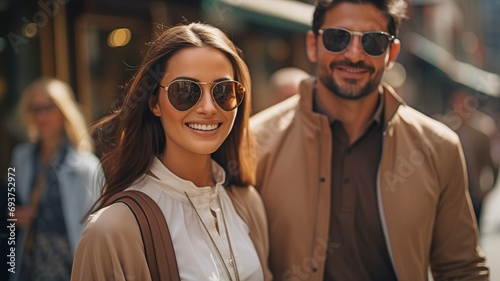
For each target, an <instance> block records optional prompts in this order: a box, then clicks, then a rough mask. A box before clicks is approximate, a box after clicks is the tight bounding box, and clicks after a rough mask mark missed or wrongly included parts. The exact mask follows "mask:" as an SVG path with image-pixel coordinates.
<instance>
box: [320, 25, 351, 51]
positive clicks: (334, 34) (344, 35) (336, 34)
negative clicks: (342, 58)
mask: <svg viewBox="0 0 500 281" xmlns="http://www.w3.org/2000/svg"><path fill="white" fill-rule="evenodd" d="M350 41H351V34H350V33H349V32H347V31H345V30H342V29H336V28H332V29H326V30H325V31H324V33H323V45H325V48H326V49H327V50H329V51H330V52H336V53H338V52H342V51H343V50H345V48H347V46H349V42H350Z"/></svg>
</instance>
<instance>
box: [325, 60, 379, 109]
mask: <svg viewBox="0 0 500 281" xmlns="http://www.w3.org/2000/svg"><path fill="white" fill-rule="evenodd" d="M337 66H347V67H356V68H364V69H365V70H366V71H367V72H368V73H369V74H370V76H371V79H370V80H369V81H368V83H366V84H365V85H364V86H362V87H361V88H360V86H361V85H359V84H358V83H359V81H358V80H357V79H344V80H343V81H344V83H345V84H346V85H344V86H341V85H339V84H338V83H337V82H336V81H335V80H334V78H333V69H334V68H335V67H337ZM384 70H385V69H383V68H381V69H379V70H378V71H377V72H375V69H374V68H373V67H372V66H368V65H366V64H364V63H363V62H358V63H352V62H351V61H349V60H344V61H340V62H332V63H331V64H330V65H329V68H328V69H327V68H326V67H322V68H320V73H319V75H318V76H319V80H320V81H321V83H323V85H325V87H326V88H327V89H329V90H330V91H331V92H332V93H333V94H334V95H336V96H338V97H340V98H343V99H349V100H358V99H361V98H363V97H365V96H367V95H369V94H370V93H372V92H374V91H375V90H376V89H377V88H378V86H379V85H380V82H381V80H382V75H383V74H384ZM373 73H375V75H374V76H373V75H372V74H373Z"/></svg>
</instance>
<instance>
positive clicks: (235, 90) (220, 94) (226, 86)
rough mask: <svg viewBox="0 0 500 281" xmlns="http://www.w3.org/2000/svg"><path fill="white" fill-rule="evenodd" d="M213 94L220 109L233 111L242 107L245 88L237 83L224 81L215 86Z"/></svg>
mask: <svg viewBox="0 0 500 281" xmlns="http://www.w3.org/2000/svg"><path fill="white" fill-rule="evenodd" d="M212 94H213V97H214V100H215V102H216V103H217V104H218V105H219V106H220V108H222V109H224V110H226V111H231V110H233V109H235V108H236V107H238V105H240V103H241V101H242V100H243V96H244V95H245V88H244V87H243V85H241V84H240V83H238V82H235V81H223V82H219V83H217V84H216V85H215V86H214V88H213V93H212Z"/></svg>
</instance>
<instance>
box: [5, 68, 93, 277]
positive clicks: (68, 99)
mask: <svg viewBox="0 0 500 281" xmlns="http://www.w3.org/2000/svg"><path fill="white" fill-rule="evenodd" d="M20 115H21V118H22V120H23V123H24V125H25V126H26V129H27V134H28V137H29V139H30V142H28V143H24V144H20V145H18V146H16V147H15V148H14V151H13V154H12V166H13V167H15V169H16V173H17V178H16V192H17V198H16V199H17V204H18V206H17V207H16V211H15V215H16V218H17V227H18V228H19V236H18V239H17V241H16V242H17V243H16V251H17V254H16V257H17V261H18V264H17V269H16V273H15V274H12V276H11V280H51V281H56V280H64V281H67V280H69V278H70V274H71V266H72V262H73V254H74V252H75V249H76V245H77V243H78V240H79V239H80V235H81V233H82V231H83V228H84V224H82V222H81V221H82V218H83V217H84V215H85V213H86V212H87V211H88V210H89V209H90V207H91V206H92V204H93V202H94V201H95V198H96V196H95V195H96V194H97V192H96V189H95V187H96V186H97V185H96V184H95V183H97V181H96V172H97V171H98V167H99V160H98V159H97V157H95V156H94V155H93V154H92V151H93V144H92V141H91V139H90V137H89V135H88V133H87V126H86V124H85V121H84V118H83V116H82V114H81V113H80V111H79V108H78V105H77V103H76V102H75V100H74V96H73V91H72V90H71V88H70V86H69V85H68V84H66V83H65V82H63V81H60V80H56V79H50V78H43V79H39V80H36V81H34V82H33V83H32V84H30V85H29V86H28V87H27V88H26V90H25V92H24V93H23V96H22V99H21V103H20Z"/></svg>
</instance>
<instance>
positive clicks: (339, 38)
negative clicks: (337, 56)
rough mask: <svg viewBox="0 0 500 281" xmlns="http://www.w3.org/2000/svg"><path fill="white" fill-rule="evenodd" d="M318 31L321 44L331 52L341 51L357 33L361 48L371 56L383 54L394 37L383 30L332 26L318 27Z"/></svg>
mask: <svg viewBox="0 0 500 281" xmlns="http://www.w3.org/2000/svg"><path fill="white" fill-rule="evenodd" d="M318 32H319V34H322V35H323V45H324V46H325V48H326V49H327V50H328V51H330V52H332V53H340V52H343V51H344V50H345V49H347V47H348V46H349V44H350V43H351V41H352V37H353V36H354V35H358V36H359V37H360V40H361V45H362V46H363V50H364V51H365V52H366V53H367V54H368V55H370V56H373V57H378V56H381V55H382V54H384V53H385V50H387V47H388V46H389V43H390V42H391V41H393V40H394V39H395V37H394V36H393V35H390V34H389V33H386V32H383V31H367V32H357V31H350V30H347V29H344V28H333V27H332V28H323V29H320V30H319V31H318Z"/></svg>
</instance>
